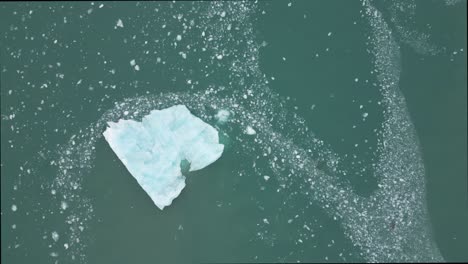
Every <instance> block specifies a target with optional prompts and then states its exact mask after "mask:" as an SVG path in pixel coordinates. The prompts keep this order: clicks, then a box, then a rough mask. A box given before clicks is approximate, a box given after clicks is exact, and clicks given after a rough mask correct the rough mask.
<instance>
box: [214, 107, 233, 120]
mask: <svg viewBox="0 0 468 264" xmlns="http://www.w3.org/2000/svg"><path fill="white" fill-rule="evenodd" d="M230 115H231V113H230V112H229V111H228V110H224V109H221V110H219V111H218V113H216V116H215V118H216V120H218V122H220V123H226V122H227V121H228V120H229V116H230Z"/></svg>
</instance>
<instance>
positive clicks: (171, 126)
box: [103, 105, 224, 210]
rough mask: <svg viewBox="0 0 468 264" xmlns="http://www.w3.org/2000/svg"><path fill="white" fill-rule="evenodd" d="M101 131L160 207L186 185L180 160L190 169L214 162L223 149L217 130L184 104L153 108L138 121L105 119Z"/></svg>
mask: <svg viewBox="0 0 468 264" xmlns="http://www.w3.org/2000/svg"><path fill="white" fill-rule="evenodd" d="M107 124H108V125H109V127H108V128H107V129H106V131H104V133H103V135H104V137H105V138H106V140H107V142H108V143H109V145H110V146H111V148H112V150H113V151H114V152H115V153H116V154H117V157H119V159H120V160H121V161H122V163H123V164H124V165H125V167H127V169H128V171H129V172H130V173H131V174H132V175H133V177H135V179H136V180H137V181H138V183H139V184H140V185H141V187H142V188H143V189H144V190H145V191H146V192H147V193H148V195H149V196H150V197H151V199H152V200H153V202H154V203H155V204H156V206H157V207H159V208H160V209H161V210H162V209H163V208H164V207H165V206H168V205H170V204H171V203H172V200H173V199H175V198H176V197H177V196H178V195H179V194H180V192H181V191H182V189H183V188H184V187H185V176H184V175H182V172H181V168H180V163H181V161H182V160H184V159H186V160H187V161H188V162H190V171H195V170H200V169H203V168H204V167H206V166H208V165H210V164H211V163H213V162H215V161H216V160H217V159H218V158H219V157H220V156H221V154H222V153H223V149H224V146H223V145H222V144H219V138H218V131H216V129H214V128H213V127H211V126H210V125H209V124H207V123H205V122H203V121H202V120H201V119H200V118H198V117H196V116H194V115H192V114H191V113H190V111H189V110H188V109H187V108H186V107H185V106H184V105H175V106H172V107H170V108H167V109H163V110H153V111H151V112H150V114H149V115H147V116H145V117H143V119H142V121H141V122H137V121H134V120H122V119H120V120H119V121H118V122H117V123H114V122H108V123H107Z"/></svg>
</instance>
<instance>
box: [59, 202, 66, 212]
mask: <svg viewBox="0 0 468 264" xmlns="http://www.w3.org/2000/svg"><path fill="white" fill-rule="evenodd" d="M60 208H62V210H66V209H67V208H68V203H67V202H65V201H62V202H61V203H60Z"/></svg>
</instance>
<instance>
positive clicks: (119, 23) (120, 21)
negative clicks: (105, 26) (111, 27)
mask: <svg viewBox="0 0 468 264" xmlns="http://www.w3.org/2000/svg"><path fill="white" fill-rule="evenodd" d="M117 27H121V28H123V27H124V25H123V22H122V20H121V19H119V20H117Z"/></svg>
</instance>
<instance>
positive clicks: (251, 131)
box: [245, 126, 257, 135]
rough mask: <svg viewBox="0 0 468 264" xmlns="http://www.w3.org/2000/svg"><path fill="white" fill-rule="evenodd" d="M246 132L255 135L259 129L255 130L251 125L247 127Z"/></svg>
mask: <svg viewBox="0 0 468 264" xmlns="http://www.w3.org/2000/svg"><path fill="white" fill-rule="evenodd" d="M245 133H246V134H247V135H255V134H257V131H255V129H253V128H252V127H251V126H247V128H246V129H245Z"/></svg>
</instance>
